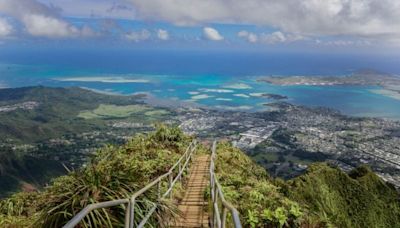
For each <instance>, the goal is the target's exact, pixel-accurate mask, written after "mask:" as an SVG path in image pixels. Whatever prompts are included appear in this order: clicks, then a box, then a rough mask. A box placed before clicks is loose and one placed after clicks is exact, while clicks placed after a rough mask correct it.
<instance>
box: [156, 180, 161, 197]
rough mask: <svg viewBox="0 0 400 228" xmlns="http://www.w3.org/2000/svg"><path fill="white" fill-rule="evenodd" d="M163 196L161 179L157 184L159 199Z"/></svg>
mask: <svg viewBox="0 0 400 228" xmlns="http://www.w3.org/2000/svg"><path fill="white" fill-rule="evenodd" d="M160 198H161V181H160V182H158V184H157V199H160Z"/></svg>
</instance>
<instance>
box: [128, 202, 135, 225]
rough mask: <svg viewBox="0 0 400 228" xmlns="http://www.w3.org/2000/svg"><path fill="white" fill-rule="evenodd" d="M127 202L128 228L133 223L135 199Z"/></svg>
mask: <svg viewBox="0 0 400 228" xmlns="http://www.w3.org/2000/svg"><path fill="white" fill-rule="evenodd" d="M129 204H130V207H129V219H130V223H129V228H133V227H134V224H135V199H131V200H130V203H129Z"/></svg>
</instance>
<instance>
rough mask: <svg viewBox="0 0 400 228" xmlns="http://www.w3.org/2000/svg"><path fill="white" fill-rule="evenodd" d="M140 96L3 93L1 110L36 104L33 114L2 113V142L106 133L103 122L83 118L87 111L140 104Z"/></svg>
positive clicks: (42, 90) (41, 90)
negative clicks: (25, 103) (103, 131)
mask: <svg viewBox="0 0 400 228" xmlns="http://www.w3.org/2000/svg"><path fill="white" fill-rule="evenodd" d="M138 98H140V96H111V95H104V94H99V93H95V92H91V91H88V90H84V89H80V88H49V87H25V88H13V89H0V106H5V105H12V104H19V103H23V102H37V103H38V107H37V108H35V109H32V110H24V109H17V110H15V111H13V112H12V115H10V113H9V112H0V141H4V140H6V139H8V140H10V139H11V140H14V141H17V142H23V143H27V142H37V141H41V140H46V139H49V138H56V137H59V136H61V135H65V134H71V133H72V134H77V133H80V132H85V131H89V130H93V129H104V127H105V124H106V122H105V121H103V120H102V119H98V118H92V119H90V120H88V119H85V118H80V117H79V114H80V113H81V112H83V111H85V110H88V111H90V110H94V109H97V108H98V107H99V106H100V105H101V104H113V105H120V106H124V105H133V104H140V102H139V101H138Z"/></svg>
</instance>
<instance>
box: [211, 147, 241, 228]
mask: <svg viewBox="0 0 400 228" xmlns="http://www.w3.org/2000/svg"><path fill="white" fill-rule="evenodd" d="M216 149H217V141H214V142H213V145H212V148H211V162H210V192H211V200H212V211H213V215H212V221H211V226H212V227H217V228H225V227H226V217H227V215H228V212H230V213H231V214H232V222H233V225H234V227H235V228H242V224H241V222H240V217H239V212H238V211H237V210H236V208H235V207H234V206H232V204H230V203H229V202H227V201H226V200H225V197H224V193H223V192H222V188H221V185H220V184H219V182H218V178H217V176H216V175H215V158H216V156H217V150H216ZM219 204H220V205H221V207H222V208H221V209H222V215H221V213H220V209H219Z"/></svg>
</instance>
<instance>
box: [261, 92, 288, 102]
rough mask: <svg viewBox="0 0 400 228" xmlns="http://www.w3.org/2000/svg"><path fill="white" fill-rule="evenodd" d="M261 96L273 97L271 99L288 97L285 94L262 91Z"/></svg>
mask: <svg viewBox="0 0 400 228" xmlns="http://www.w3.org/2000/svg"><path fill="white" fill-rule="evenodd" d="M261 96H262V97H265V98H268V99H273V100H286V99H288V97H287V96H284V95H279V94H273V93H263V94H262V95H261Z"/></svg>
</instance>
